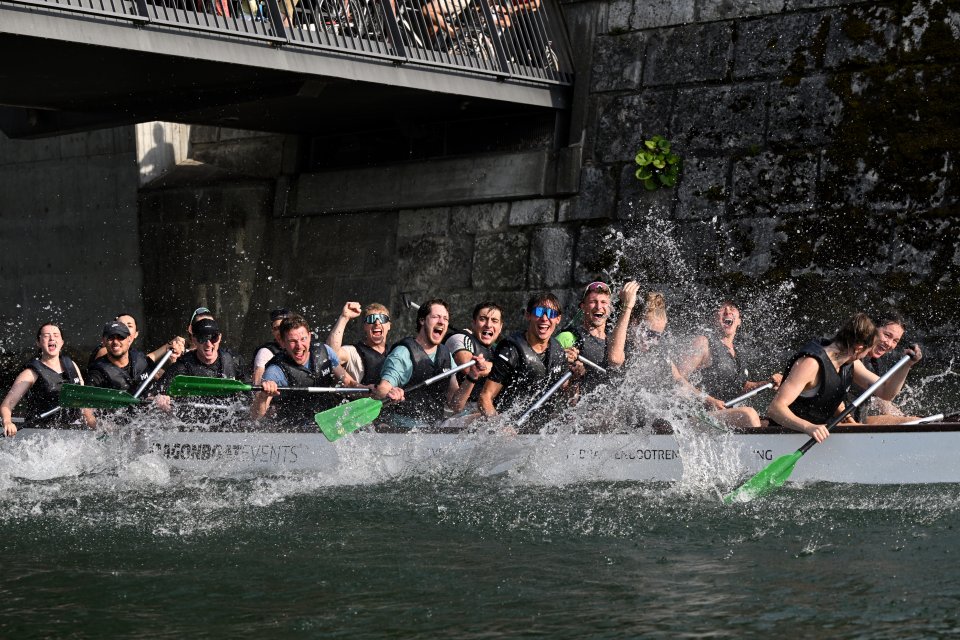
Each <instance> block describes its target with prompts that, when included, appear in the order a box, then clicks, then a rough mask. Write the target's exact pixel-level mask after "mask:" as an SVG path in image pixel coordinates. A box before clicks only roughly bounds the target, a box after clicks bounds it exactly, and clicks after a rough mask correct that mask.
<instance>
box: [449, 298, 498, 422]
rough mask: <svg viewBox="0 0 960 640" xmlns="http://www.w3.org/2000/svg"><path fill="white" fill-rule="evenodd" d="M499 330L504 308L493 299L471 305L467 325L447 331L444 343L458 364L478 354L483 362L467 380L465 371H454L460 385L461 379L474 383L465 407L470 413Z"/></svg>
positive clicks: (490, 360) (486, 373) (477, 395)
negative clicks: (468, 326) (471, 312)
mask: <svg viewBox="0 0 960 640" xmlns="http://www.w3.org/2000/svg"><path fill="white" fill-rule="evenodd" d="M502 330H503V309H501V308H500V305H498V304H497V303H496V302H493V301H492V300H484V301H483V302H481V303H479V304H478V305H477V306H475V307H474V308H473V322H472V323H471V325H470V328H469V329H460V330H459V331H453V332H451V333H449V334H448V335H447V340H446V342H445V343H444V344H445V345H446V346H447V349H449V350H450V353H451V354H452V355H453V359H454V361H455V362H456V363H457V364H463V363H465V362H469V361H470V360H472V359H473V358H475V357H476V356H478V355H482V356H483V359H484V365H483V367H481V369H480V374H479V378H478V379H477V380H468V381H467V378H466V374H465V373H463V372H460V373H458V374H457V382H458V383H460V384H461V385H463V384H465V382H464V381H467V382H468V383H469V384H472V385H473V390H472V391H471V392H470V398H469V400H468V403H467V407H466V410H467V411H469V412H471V413H475V412H476V411H477V404H476V403H477V400H478V399H479V398H480V390H481V389H483V383H484V382H485V381H486V378H487V376H488V375H490V371H491V370H492V369H493V350H494V348H495V347H496V342H497V339H498V338H499V337H500V332H501V331H502Z"/></svg>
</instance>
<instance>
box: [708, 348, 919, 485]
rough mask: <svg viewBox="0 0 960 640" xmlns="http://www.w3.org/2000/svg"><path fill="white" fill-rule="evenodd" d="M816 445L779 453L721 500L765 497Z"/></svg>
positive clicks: (902, 360) (902, 362) (857, 402)
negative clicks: (758, 471)
mask: <svg viewBox="0 0 960 640" xmlns="http://www.w3.org/2000/svg"><path fill="white" fill-rule="evenodd" d="M909 360H910V356H903V357H902V358H900V360H899V361H897V363H896V364H895V365H893V366H892V367H890V370H889V371H887V372H886V373H885V374H883V375H882V376H880V378H879V379H878V380H877V381H876V382H874V383H873V384H872V385H870V387H869V388H867V390H866V391H864V392H863V393H861V394H860V395H859V396H858V397H857V399H856V400H854V401H853V403H851V405H850V406H849V407H847V408H846V409H845V410H844V411H843V412H842V413H841V414H840V415H838V416H836V417H835V418H833V419H832V420H831V421H830V422H829V423H828V424H827V431H830V430H831V429H833V428H834V427H835V426H837V424H839V423H840V421H841V420H843V419H844V418H846V417H847V416H848V415H850V414H851V413H853V412H854V411H855V410H856V409H857V407H859V406H860V405H861V404H863V403H864V402H866V401H867V399H868V398H869V397H870V396H872V395H873V394H874V393H875V392H876V390H877V389H879V388H880V386H881V385H882V384H883V383H884V382H886V381H887V379H888V378H889V377H890V376H892V375H893V374H894V372H895V371H896V370H897V369H899V368H900V367H902V366H903V365H905V364H906V363H907V362H908V361H909ZM815 444H817V440H816V438H810V439H809V440H808V441H807V443H806V444H804V445H803V446H802V447H800V448H799V449H797V450H796V451H794V452H793V453H791V454H788V455H785V456H780V457H779V458H777V459H776V460H774V461H773V462H771V463H770V464H769V465H767V466H766V468H764V469H763V470H762V471H760V473H758V474H757V475H755V476H753V477H752V478H750V479H749V480H747V481H746V482H744V483H743V484H742V485H740V487H738V488H737V489H735V490H734V491H731V492H730V493H728V494H727V495H725V496H724V497H723V501H724V502H725V503H726V504H730V503H732V502H749V501H750V500H753V499H754V498H759V497H761V496H764V495H766V494H768V493H770V492H771V491H773V490H774V489H776V488H778V487H780V486H782V485H783V483H784V482H786V481H787V478H789V477H790V474H791V473H793V467H794V466H795V465H796V464H797V461H798V460H800V458H802V457H803V454H805V453H806V452H807V451H809V450H810V447H812V446H813V445H815Z"/></svg>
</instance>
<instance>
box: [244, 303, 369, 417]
mask: <svg viewBox="0 0 960 640" xmlns="http://www.w3.org/2000/svg"><path fill="white" fill-rule="evenodd" d="M280 337H281V339H282V340H283V352H282V353H279V354H277V355H276V356H274V358H273V360H271V361H270V362H269V363H268V364H267V367H266V370H265V371H264V372H263V380H262V381H261V385H262V390H261V391H259V392H257V394H256V395H255V396H254V400H253V405H252V406H251V409H250V412H251V414H252V416H253V418H254V419H260V418H262V417H264V416H265V415H266V413H267V410H268V409H269V408H270V406H271V404H272V405H273V406H274V407H275V408H276V416H277V420H278V421H280V422H282V423H283V424H285V425H286V426H288V427H291V428H300V427H303V426H304V425H305V424H309V425H310V429H311V430H312V429H315V427H314V426H313V420H312V418H313V414H314V413H317V412H320V411H324V410H326V409H331V408H333V407H334V406H336V405H337V404H339V403H340V396H339V394H336V393H320V394H308V393H288V394H287V395H283V393H282V392H281V391H279V389H278V387H333V386H336V385H337V383H341V382H342V383H343V385H344V386H347V387H356V386H357V381H356V380H354V379H353V377H352V376H351V375H350V374H349V373H347V372H346V371H345V370H344V368H343V366H342V365H341V364H340V360H339V359H338V358H337V354H336V353H335V352H334V351H333V349H331V348H330V347H328V346H327V345H325V344H323V343H316V344H315V343H313V337H312V336H311V334H310V325H308V324H307V321H306V320H304V319H303V317H301V316H298V315H291V316H289V317H287V318H286V319H284V321H283V322H282V323H281V324H280Z"/></svg>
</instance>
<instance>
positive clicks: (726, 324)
mask: <svg viewBox="0 0 960 640" xmlns="http://www.w3.org/2000/svg"><path fill="white" fill-rule="evenodd" d="M717 326H718V327H720V334H721V335H723V336H726V337H728V338H730V337H733V336H735V335H736V333H737V329H739V328H740V310H739V309H737V308H736V307H735V306H733V305H732V304H725V305H723V306H722V307H720V308H719V309H717Z"/></svg>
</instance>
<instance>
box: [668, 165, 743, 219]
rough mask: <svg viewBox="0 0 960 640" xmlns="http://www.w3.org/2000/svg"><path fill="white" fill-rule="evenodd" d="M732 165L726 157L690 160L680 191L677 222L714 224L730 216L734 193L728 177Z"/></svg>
mask: <svg viewBox="0 0 960 640" xmlns="http://www.w3.org/2000/svg"><path fill="white" fill-rule="evenodd" d="M729 165H730V161H729V159H728V158H726V157H725V156H712V157H702V158H697V157H688V158H684V161H683V174H682V176H681V178H680V184H679V185H678V187H677V200H678V203H677V218H678V219H680V220H710V219H713V218H722V217H723V216H724V215H725V214H726V210H727V203H728V202H729V201H730V191H729V188H728V186H727V174H728V172H729Z"/></svg>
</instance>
